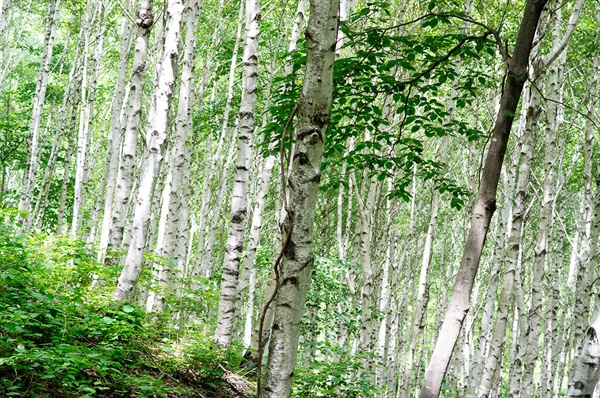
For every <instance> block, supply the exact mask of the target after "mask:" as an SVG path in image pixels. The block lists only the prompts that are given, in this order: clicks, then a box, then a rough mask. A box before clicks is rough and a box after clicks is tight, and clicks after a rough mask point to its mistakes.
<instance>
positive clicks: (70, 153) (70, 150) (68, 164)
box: [56, 112, 76, 236]
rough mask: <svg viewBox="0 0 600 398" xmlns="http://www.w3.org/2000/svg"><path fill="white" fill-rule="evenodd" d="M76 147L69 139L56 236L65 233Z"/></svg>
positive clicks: (72, 124) (73, 122) (72, 120)
mask: <svg viewBox="0 0 600 398" xmlns="http://www.w3.org/2000/svg"><path fill="white" fill-rule="evenodd" d="M75 115H76V113H75V112H73V116H72V119H71V126H73V127H75V122H76V120H75V118H76V116H75ZM74 147H75V142H74V140H73V137H69V145H68V148H67V154H66V155H65V162H64V165H63V168H64V172H63V180H62V184H61V188H60V200H59V202H58V216H57V219H56V235H59V236H60V235H62V233H63V225H64V219H65V207H66V204H67V189H68V187H69V180H70V177H71V159H72V158H73V149H74Z"/></svg>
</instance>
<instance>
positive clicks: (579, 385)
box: [573, 380, 583, 390]
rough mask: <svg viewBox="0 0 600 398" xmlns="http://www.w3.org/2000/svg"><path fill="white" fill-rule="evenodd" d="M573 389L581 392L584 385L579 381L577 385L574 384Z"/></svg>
mask: <svg viewBox="0 0 600 398" xmlns="http://www.w3.org/2000/svg"><path fill="white" fill-rule="evenodd" d="M573 387H575V388H576V389H578V390H581V389H583V383H582V382H581V381H579V380H577V381H576V382H575V384H573Z"/></svg>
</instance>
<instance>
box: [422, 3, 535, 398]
mask: <svg viewBox="0 0 600 398" xmlns="http://www.w3.org/2000/svg"><path fill="white" fill-rule="evenodd" d="M546 1H547V0H528V1H527V5H526V7H525V11H524V15H523V19H522V21H521V26H520V28H519V34H518V37H517V41H516V43H515V49H514V53H513V55H512V58H510V60H509V61H508V65H507V66H508V71H507V74H506V84H505V86H504V91H503V94H502V98H501V102H500V109H499V111H498V115H497V118H496V124H495V126H494V131H493V135H492V138H491V141H490V147H489V149H488V154H487V157H486V161H485V166H484V168H483V171H482V174H481V181H480V184H479V192H478V194H477V199H476V202H475V208H474V209H473V216H472V219H471V228H470V230H469V234H468V236H467V242H466V246H465V251H464V254H463V258H462V260H461V265H460V269H459V272H458V275H457V277H456V282H455V285H454V289H453V292H452V297H451V299H450V303H449V306H448V309H447V312H446V316H445V318H444V322H443V324H442V327H441V329H440V333H439V337H438V340H437V342H436V345H435V348H434V350H433V354H432V357H431V359H430V362H429V365H428V367H427V371H426V372H425V378H424V380H423V389H422V390H421V394H420V397H421V398H432V397H438V396H439V393H440V389H441V386H442V381H443V380H444V376H445V374H446V370H447V368H448V364H449V363H450V358H451V357H452V352H453V351H454V346H455V345H456V341H457V340H458V336H459V333H460V330H461V328H462V323H463V321H464V319H465V317H466V315H467V312H468V311H469V301H470V296H471V290H472V288H473V283H474V281H475V276H476V274H477V269H478V267H479V260H480V259H481V252H482V250H483V245H484V244H485V239H486V236H487V231H488V227H489V224H490V220H491V218H492V215H493V214H494V211H495V210H496V190H497V188H498V179H499V178H500V170H501V168H502V161H503V160H504V154H505V153H506V146H507V144H508V138H509V135H510V130H511V127H512V123H513V119H514V114H515V111H516V109H517V105H518V103H519V99H520V98H521V92H522V90H523V85H524V84H525V80H526V79H527V66H528V63H529V54H530V52H531V47H532V43H533V37H534V35H535V31H536V28H537V24H538V20H539V17H540V14H541V12H542V10H543V8H544V6H545V4H546Z"/></svg>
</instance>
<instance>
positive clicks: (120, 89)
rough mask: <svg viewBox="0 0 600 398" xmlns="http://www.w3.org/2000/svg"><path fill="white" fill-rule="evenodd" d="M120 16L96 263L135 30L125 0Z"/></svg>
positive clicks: (105, 231)
mask: <svg viewBox="0 0 600 398" xmlns="http://www.w3.org/2000/svg"><path fill="white" fill-rule="evenodd" d="M123 8H124V11H123V17H122V21H121V31H120V34H121V41H120V47H119V69H118V71H117V80H116V82H115V91H114V93H113V98H112V109H111V118H110V125H109V127H108V142H107V144H106V157H105V160H104V162H105V164H104V170H103V172H102V176H103V179H104V180H105V181H106V195H105V196H104V198H102V199H103V200H104V210H103V215H102V225H101V227H100V243H99V247H98V262H99V263H104V257H105V256H106V249H107V248H108V240H109V233H110V226H111V225H110V224H111V216H112V213H113V205H114V199H115V189H116V184H117V175H118V171H119V148H120V147H121V140H122V138H123V134H122V132H123V128H122V127H124V126H122V121H123V113H124V112H123V111H124V102H125V91H126V88H127V82H126V80H125V75H126V73H127V67H128V61H129V57H130V49H131V43H132V39H133V33H134V32H135V29H133V27H132V26H130V23H131V21H130V20H129V15H128V14H127V13H128V11H127V10H129V9H130V7H129V0H126V1H125V4H124V5H123Z"/></svg>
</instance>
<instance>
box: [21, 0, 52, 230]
mask: <svg viewBox="0 0 600 398" xmlns="http://www.w3.org/2000/svg"><path fill="white" fill-rule="evenodd" d="M59 12H60V0H55V1H49V2H48V14H47V15H48V18H47V20H46V34H45V36H44V49H43V50H42V58H41V61H40V71H39V74H38V78H37V81H36V87H35V95H34V97H33V111H32V113H31V125H30V128H29V136H28V139H27V148H28V153H27V164H26V165H25V172H24V173H23V183H22V185H21V197H20V200H19V211H20V212H21V215H20V216H19V219H18V221H17V222H18V224H20V225H21V226H23V227H25V229H27V228H28V227H29V225H30V222H31V216H32V215H31V214H30V213H31V210H32V204H33V194H34V190H35V184H36V178H37V172H38V166H39V135H40V126H41V123H42V111H43V109H44V101H45V99H46V88H47V87H48V79H49V77H50V62H51V61H52V50H53V49H54V39H55V36H56V25H57V24H58V16H59Z"/></svg>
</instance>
